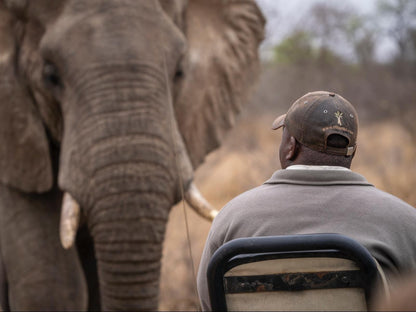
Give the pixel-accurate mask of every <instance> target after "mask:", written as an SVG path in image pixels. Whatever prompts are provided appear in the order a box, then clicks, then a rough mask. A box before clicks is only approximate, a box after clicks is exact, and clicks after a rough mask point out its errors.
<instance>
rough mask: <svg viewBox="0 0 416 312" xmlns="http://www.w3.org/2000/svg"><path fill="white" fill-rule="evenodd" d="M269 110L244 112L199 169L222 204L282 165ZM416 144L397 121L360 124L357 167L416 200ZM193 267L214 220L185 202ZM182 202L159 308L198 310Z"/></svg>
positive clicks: (170, 233)
mask: <svg viewBox="0 0 416 312" xmlns="http://www.w3.org/2000/svg"><path fill="white" fill-rule="evenodd" d="M274 117H275V116H274V115H271V114H259V115H257V116H256V117H253V116H251V117H250V116H248V114H246V115H245V116H242V118H240V120H239V122H238V124H237V125H236V127H235V128H234V129H233V131H232V132H231V133H230V135H229V136H228V137H227V140H226V141H225V142H224V144H223V146H222V148H221V149H220V150H218V151H216V152H215V153H213V154H211V155H210V156H209V157H208V158H207V160H206V162H205V164H204V165H203V166H202V167H200V168H199V169H198V171H197V172H196V182H197V185H198V186H199V187H200V189H201V191H202V193H203V194H204V196H206V197H207V199H208V200H209V201H210V202H212V203H213V204H214V205H215V206H216V207H218V208H220V207H222V206H223V205H224V204H225V203H226V202H228V201H229V200H230V199H231V198H233V197H234V196H236V195H237V194H239V193H241V192H244V191H246V190H248V189H250V188H252V187H254V186H257V185H259V184H261V183H262V182H264V181H265V180H266V179H267V178H269V177H270V175H271V174H272V173H273V171H274V170H276V169H279V167H280V165H279V164H278V157H277V153H278V146H279V144H280V139H281V134H280V131H276V132H274V131H272V130H270V125H271V123H272V121H273V119H274ZM415 160H416V147H415V146H414V144H413V141H412V137H411V136H410V135H409V133H407V132H406V130H405V129H404V128H403V127H402V126H401V125H400V124H398V123H397V122H379V123H374V124H371V125H368V126H366V125H363V124H362V125H361V129H360V134H359V149H358V151H357V155H356V159H355V161H354V164H353V170H355V171H357V172H359V173H361V174H363V175H364V176H366V177H367V179H368V180H369V181H370V182H372V183H373V184H375V185H376V186H377V187H379V188H380V189H383V190H385V191H387V192H390V193H392V194H394V195H396V196H398V197H400V198H402V199H404V200H405V201H407V202H409V203H410V204H411V205H413V206H415V205H416V194H415V192H413V186H414V185H416V161H415ZM187 215H188V219H189V220H188V221H189V230H190V234H191V246H192V252H193V260H194V265H195V269H197V268H198V263H199V260H200V256H201V253H202V249H203V246H204V243H205V239H206V236H207V234H208V231H209V227H210V224H209V223H208V222H207V221H205V220H203V219H201V218H200V217H198V216H197V215H196V214H195V213H194V212H193V211H191V210H190V209H189V208H187ZM187 244H188V243H187V237H186V229H185V220H184V211H183V206H182V205H178V206H176V207H174V208H173V210H172V212H171V215H170V221H169V224H168V229H167V234H166V241H165V248H164V260H163V268H162V282H161V297H160V299H161V303H160V309H161V310H182V311H183V310H196V309H198V299H197V296H196V292H195V282H194V276H193V273H192V265H191V262H190V257H189V251H188V247H187Z"/></svg>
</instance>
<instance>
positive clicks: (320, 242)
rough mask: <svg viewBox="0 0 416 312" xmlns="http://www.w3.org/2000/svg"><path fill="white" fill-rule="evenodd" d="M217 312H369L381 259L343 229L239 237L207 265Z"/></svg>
mask: <svg viewBox="0 0 416 312" xmlns="http://www.w3.org/2000/svg"><path fill="white" fill-rule="evenodd" d="M207 277H208V289H209V294H210V300H211V307H212V309H213V310H214V311H227V310H228V311H248V310H249V311H279V310H280V311H300V310H301V311H325V310H327V311H365V310H367V305H368V302H369V299H370V296H371V290H372V289H373V287H374V285H375V283H376V282H377V279H378V277H379V273H378V269H377V264H376V262H375V260H374V259H373V257H372V256H371V255H370V253H369V252H368V251H367V249H366V248H364V247H363V246H362V245H360V244H359V243H357V242H356V241H354V240H352V239H351V238H348V237H346V236H342V235H339V234H310V235H286V236H267V237H252V238H239V239H235V240H232V241H230V242H227V243H226V244H224V245H223V246H221V247H220V248H219V249H218V250H217V251H216V252H215V253H214V255H213V257H212V259H211V261H210V263H209V266H208V270H207Z"/></svg>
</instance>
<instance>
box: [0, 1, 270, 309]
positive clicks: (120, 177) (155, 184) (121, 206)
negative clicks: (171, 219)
mask: <svg viewBox="0 0 416 312" xmlns="http://www.w3.org/2000/svg"><path fill="white" fill-rule="evenodd" d="M263 27H264V19H263V17H262V15H261V13H260V11H259V10H258V8H257V7H256V5H255V4H254V2H253V1H220V0H218V1H214V0H210V1H189V2H188V1H173V0H160V1H152V0H146V1H137V0H117V1H111V0H107V1H105V0H88V1H85V0H78V1H75V0H67V1H64V0H54V1H50V0H36V1H26V0H15V1H13V0H0V142H1V149H0V182H1V183H0V252H1V253H0V305H1V308H2V309H4V310H8V309H11V310H26V309H32V310H85V309H87V305H88V301H90V308H91V307H94V304H96V305H95V308H97V307H98V306H100V307H101V308H102V309H103V310H130V311H131V310H135V311H137V310H154V309H157V304H158V291H159V275H160V272H159V271H160V265H161V262H160V260H161V256H162V244H163V239H164V234H165V227H166V223H167V221H168V215H169V210H170V208H171V207H172V205H173V204H175V203H176V202H177V201H178V200H179V199H180V183H181V180H183V184H184V186H185V187H186V185H187V184H188V183H189V181H190V180H192V167H194V168H196V167H197V166H198V165H199V164H200V163H201V162H202V161H203V159H204V156H205V155H206V154H207V153H208V152H209V151H211V150H212V149H213V148H215V147H217V146H218V145H219V143H220V139H221V138H222V136H223V134H224V133H225V131H226V130H228V129H229V128H230V127H231V126H232V123H233V118H234V115H235V114H236V113H237V112H238V110H239V107H240V102H241V101H243V100H244V98H245V97H246V90H247V89H248V87H249V86H250V85H251V84H252V82H253V81H254V78H255V73H256V70H257V67H258V66H257V65H258V59H257V48H258V45H259V43H260V41H261V39H262V36H263ZM168 88H169V89H168ZM169 91H170V92H169ZM181 144H184V146H182V147H183V148H182V149H183V151H185V152H186V153H184V154H186V157H187V159H188V162H189V161H190V162H189V166H188V167H184V168H182V169H181V170H180V171H181V172H178V170H177V166H176V162H175V154H177V153H175V152H174V151H177V150H178V149H180V148H181ZM186 157H185V158H186ZM191 164H192V165H191ZM180 176H181V178H179V177H180ZM64 191H66V192H69V193H70V194H71V195H72V196H73V197H74V198H75V199H76V200H77V201H78V202H79V204H80V205H81V209H82V220H81V221H82V223H83V224H84V229H87V230H86V233H88V234H87V235H85V233H84V234H81V233H78V234H79V235H78V247H82V250H81V249H78V250H77V248H76V247H75V246H74V247H71V248H70V249H68V250H65V249H63V247H62V246H61V244H60V241H59V218H60V205H61V202H62V196H63V192H64ZM89 235H90V237H91V239H92V241H91V242H93V246H94V247H95V249H92V248H93V247H92V246H89V245H88V243H89V241H88V239H87V240H85V239H86V238H85V237H88V236H89ZM93 250H95V257H94V258H91V254H92V255H94V253H93ZM88 253H89V255H88ZM79 256H80V257H79ZM80 258H81V259H84V260H85V261H87V262H85V263H90V264H91V263H93V264H94V262H91V261H95V259H96V261H97V262H96V265H97V272H98V280H99V298H95V297H94V295H97V294H95V292H94V290H95V289H97V287H91V285H92V284H90V285H88V282H91V281H90V279H89V276H90V275H92V276H93V275H94V274H93V273H94V268H92V269H90V266H88V265H87V266H86V271H85V273H84V269H83V268H82V265H81V261H80V260H79V259H80ZM88 261H89V262H88ZM93 267H94V265H93ZM90 270H91V271H90ZM87 280H88V282H87ZM92 282H93V280H92ZM88 288H90V289H89V291H90V298H88Z"/></svg>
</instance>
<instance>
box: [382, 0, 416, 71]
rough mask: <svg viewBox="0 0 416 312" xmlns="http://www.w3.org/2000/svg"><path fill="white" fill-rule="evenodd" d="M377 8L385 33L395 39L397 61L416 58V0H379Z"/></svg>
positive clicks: (402, 61) (403, 61)
mask: <svg viewBox="0 0 416 312" xmlns="http://www.w3.org/2000/svg"><path fill="white" fill-rule="evenodd" d="M377 10H378V13H379V14H380V16H381V18H385V19H387V23H383V24H382V25H384V27H383V28H384V31H385V33H386V34H387V35H388V36H390V37H391V39H393V41H394V42H395V43H396V46H397V49H398V55H397V61H399V62H400V63H405V62H408V61H415V60H416V1H414V0H379V1H378V2H377Z"/></svg>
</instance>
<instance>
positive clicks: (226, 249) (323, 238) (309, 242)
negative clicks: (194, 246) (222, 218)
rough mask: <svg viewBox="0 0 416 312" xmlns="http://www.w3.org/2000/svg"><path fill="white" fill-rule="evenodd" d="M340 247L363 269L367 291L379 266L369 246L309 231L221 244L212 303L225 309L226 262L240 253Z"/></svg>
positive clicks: (213, 266)
mask: <svg viewBox="0 0 416 312" xmlns="http://www.w3.org/2000/svg"><path fill="white" fill-rule="evenodd" d="M324 250H331V251H334V250H336V251H339V252H341V253H342V254H343V257H347V258H349V259H352V260H354V261H355V262H356V263H357V265H359V267H360V268H361V270H362V272H363V273H364V276H365V280H366V283H367V287H366V289H365V290H366V295H367V296H369V292H370V289H371V288H372V286H373V283H374V282H375V280H376V278H377V276H378V275H377V274H378V271H377V266H376V263H375V261H374V259H373V258H372V256H371V254H370V253H369V252H368V250H367V249H366V248H364V247H363V246H362V245H360V244H359V243H358V242H356V241H355V240H353V239H351V238H349V237H346V236H344V235H340V234H331V233H328V234H308V235H284V236H265V237H250V238H238V239H234V240H232V241H229V242H227V243H226V244H224V245H223V246H221V247H220V248H219V249H218V250H217V251H216V252H215V253H214V255H213V257H212V258H211V261H210V263H209V265H208V270H207V278H208V290H209V295H210V299H211V307H212V309H213V310H215V311H226V310H227V305H226V301H225V290H224V283H223V275H224V273H225V272H226V270H228V269H230V268H226V265H225V264H226V263H228V261H229V260H230V259H232V258H233V257H235V256H237V255H240V254H255V253H268V252H274V253H278V252H302V251H324ZM247 308H248V309H249V307H247Z"/></svg>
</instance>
